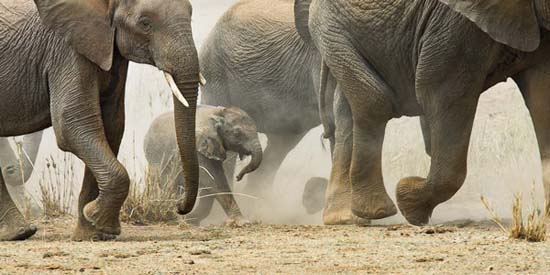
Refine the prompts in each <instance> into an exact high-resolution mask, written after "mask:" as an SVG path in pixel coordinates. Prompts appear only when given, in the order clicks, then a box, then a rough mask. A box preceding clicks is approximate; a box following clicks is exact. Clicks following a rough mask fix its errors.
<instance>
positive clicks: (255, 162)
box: [237, 141, 263, 181]
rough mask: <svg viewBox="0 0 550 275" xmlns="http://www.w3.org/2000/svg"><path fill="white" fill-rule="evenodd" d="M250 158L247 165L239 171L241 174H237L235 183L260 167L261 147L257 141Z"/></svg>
mask: <svg viewBox="0 0 550 275" xmlns="http://www.w3.org/2000/svg"><path fill="white" fill-rule="evenodd" d="M251 156H252V158H251V160H250V162H249V163H248V165H247V166H245V167H244V168H243V169H242V170H241V172H239V174H238V175H237V181H240V180H242V179H243V177H244V176H245V175H246V174H248V173H252V172H254V171H256V169H258V167H260V164H261V163H262V157H263V152H262V146H261V145H260V142H259V141H258V142H257V143H255V145H254V149H253V150H252V154H251Z"/></svg>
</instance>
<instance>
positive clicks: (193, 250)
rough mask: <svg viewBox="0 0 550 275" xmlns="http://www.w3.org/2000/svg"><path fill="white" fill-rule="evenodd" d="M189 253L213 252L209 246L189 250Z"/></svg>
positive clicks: (202, 253)
mask: <svg viewBox="0 0 550 275" xmlns="http://www.w3.org/2000/svg"><path fill="white" fill-rule="evenodd" d="M189 254H191V255H204V254H212V252H211V251H210V250H209V249H207V248H195V249H191V251H189Z"/></svg>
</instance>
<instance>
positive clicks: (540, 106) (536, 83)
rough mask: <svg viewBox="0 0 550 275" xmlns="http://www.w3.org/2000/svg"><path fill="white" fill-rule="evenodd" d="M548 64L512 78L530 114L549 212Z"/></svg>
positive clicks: (549, 86) (549, 83) (549, 130)
mask: <svg viewBox="0 0 550 275" xmlns="http://www.w3.org/2000/svg"><path fill="white" fill-rule="evenodd" d="M549 72H550V63H549V64H547V65H546V64H545V65H541V67H537V68H533V69H531V70H528V71H526V72H524V73H522V74H521V75H519V76H517V77H514V80H515V81H516V82H517V84H518V86H519V89H520V90H521V93H522V95H523V98H524V100H525V104H526V105H527V108H528V109H529V113H530V114H531V120H532V121H533V126H534V128H535V135H536V137H537V142H538V146H539V152H540V158H541V163H542V181H543V185H544V193H545V199H546V211H550V108H549V106H548V102H549V100H550V78H548V73H549Z"/></svg>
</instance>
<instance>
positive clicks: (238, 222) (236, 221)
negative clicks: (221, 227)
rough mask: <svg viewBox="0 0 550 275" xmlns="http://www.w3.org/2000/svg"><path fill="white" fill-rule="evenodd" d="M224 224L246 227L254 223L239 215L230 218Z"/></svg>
mask: <svg viewBox="0 0 550 275" xmlns="http://www.w3.org/2000/svg"><path fill="white" fill-rule="evenodd" d="M224 224H225V226H227V227H244V226H247V225H250V224H252V223H251V222H250V221H249V220H247V219H245V218H244V217H243V216H237V217H230V218H228V219H227V220H226V221H225V223H224Z"/></svg>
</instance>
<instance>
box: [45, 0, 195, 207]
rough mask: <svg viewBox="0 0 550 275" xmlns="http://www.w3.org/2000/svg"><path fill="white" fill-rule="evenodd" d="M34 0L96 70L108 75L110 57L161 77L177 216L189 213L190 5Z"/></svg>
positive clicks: (180, 1) (148, 0)
mask: <svg viewBox="0 0 550 275" xmlns="http://www.w3.org/2000/svg"><path fill="white" fill-rule="evenodd" d="M34 1H35V4H36V6H37V8H38V12H39V14H40V17H41V19H42V21H43V23H44V24H45V25H46V26H47V27H49V28H50V29H52V30H54V31H55V32H57V34H58V35H60V36H61V37H63V38H64V40H65V41H66V42H67V43H68V44H69V45H70V46H71V47H72V48H73V49H74V50H75V51H76V52H77V53H79V54H80V55H82V56H83V57H85V58H87V59H88V60H89V61H91V62H93V63H95V64H96V65H97V66H98V70H99V69H100V68H101V69H102V70H104V71H109V70H111V66H112V64H113V58H114V56H122V57H123V58H126V59H128V60H130V61H133V62H137V63H145V64H150V65H153V66H156V67H157V68H158V69H159V70H161V71H163V72H164V75H165V77H166V79H167V81H168V84H169V86H170V88H171V90H172V92H173V94H174V97H173V98H174V118H175V127H176V135H177V142H178V146H179V150H180V152H179V153H180V155H181V159H182V163H183V170H184V177H185V183H186V184H185V191H186V192H185V195H184V197H183V199H182V200H180V201H178V212H179V213H180V214H187V213H189V212H190V211H191V210H192V208H193V206H194V203H195V200H196V196H197V190H198V161H197V155H196V145H195V113H196V103H197V92H198V83H199V81H200V77H199V64H198V57H197V52H196V49H195V45H194V41H193V36H192V32H191V13H192V9H191V4H190V3H189V1H188V0H34ZM184 105H185V106H187V108H186V107H185V106H184Z"/></svg>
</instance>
